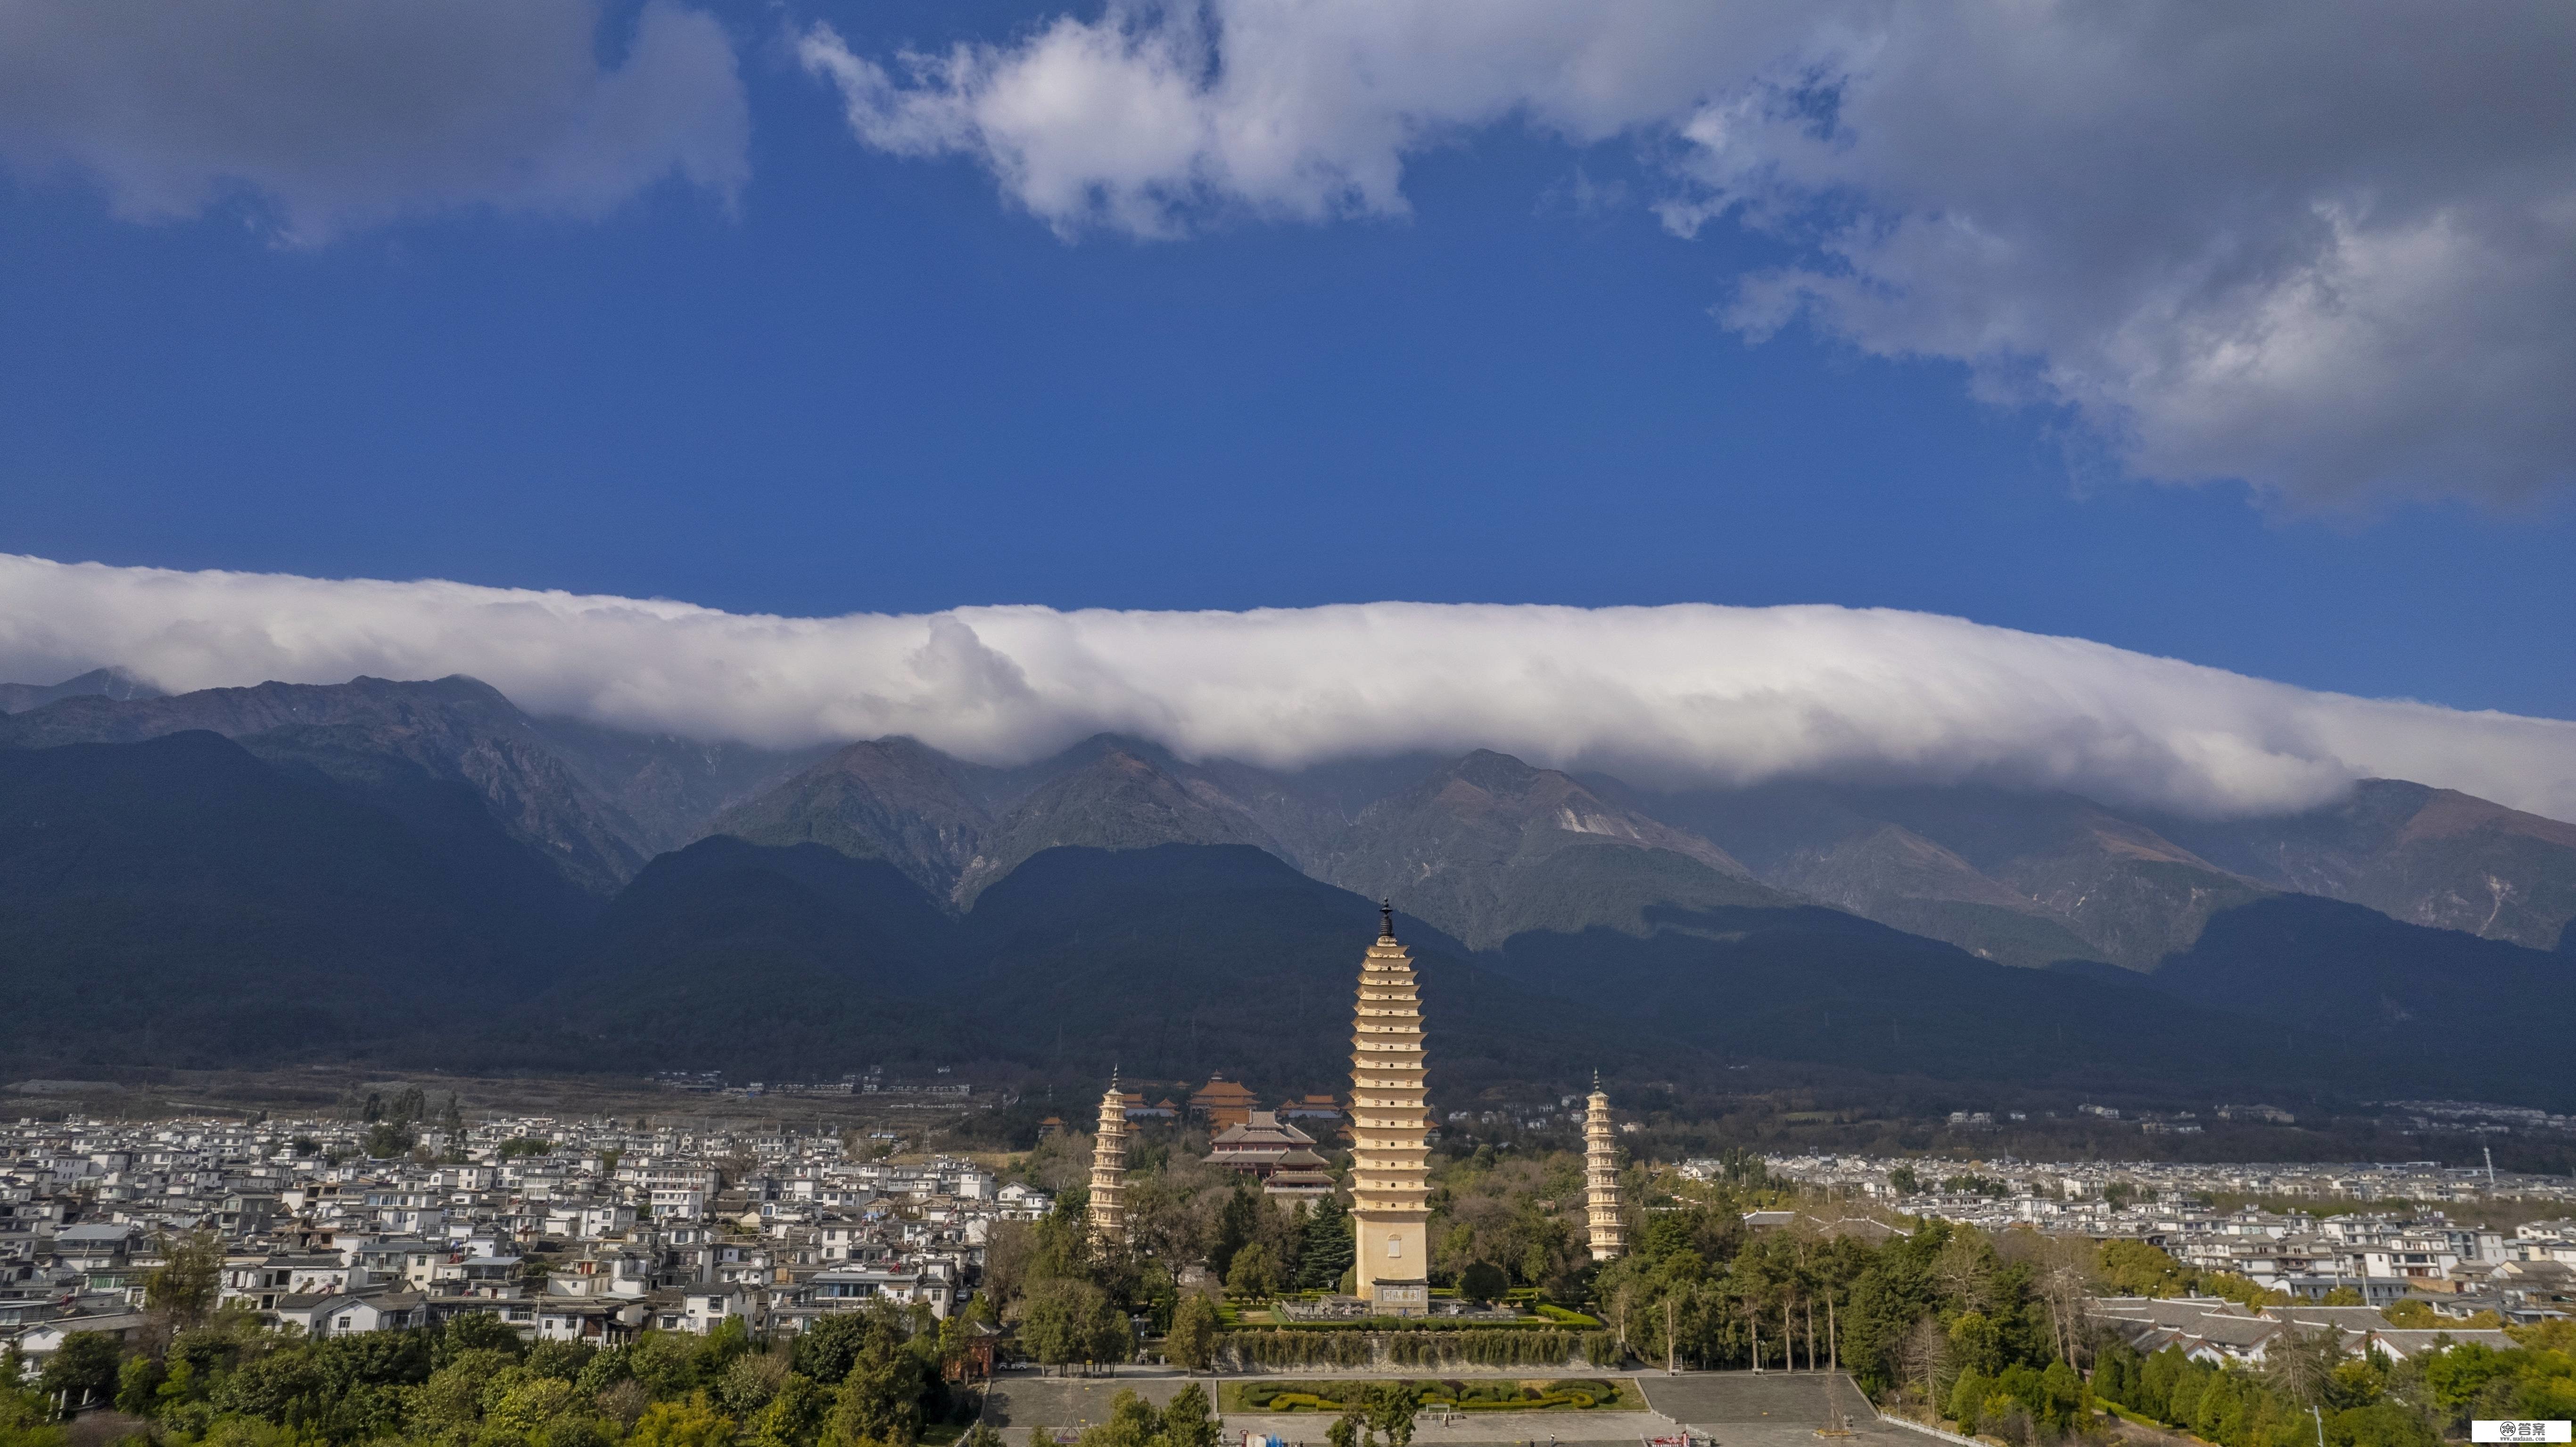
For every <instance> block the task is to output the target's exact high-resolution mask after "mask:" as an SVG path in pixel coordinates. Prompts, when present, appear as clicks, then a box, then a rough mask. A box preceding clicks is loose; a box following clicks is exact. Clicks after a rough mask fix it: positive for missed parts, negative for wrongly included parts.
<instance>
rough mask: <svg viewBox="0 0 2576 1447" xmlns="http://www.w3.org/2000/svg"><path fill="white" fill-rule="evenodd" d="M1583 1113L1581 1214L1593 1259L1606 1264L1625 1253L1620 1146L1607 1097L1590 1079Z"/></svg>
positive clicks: (1596, 1075)
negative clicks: (1589, 1093) (1587, 1228)
mask: <svg viewBox="0 0 2576 1447" xmlns="http://www.w3.org/2000/svg"><path fill="white" fill-rule="evenodd" d="M1586 1105H1587V1109H1586V1110H1585V1111H1584V1113H1583V1198H1584V1208H1585V1211H1584V1214H1585V1216H1586V1217H1587V1221H1588V1224H1589V1225H1590V1226H1591V1228H1592V1259H1593V1260H1595V1261H1607V1260H1609V1259H1610V1258H1612V1257H1614V1256H1617V1255H1619V1254H1621V1253H1622V1252H1624V1251H1626V1250H1627V1249H1628V1223H1627V1220H1626V1219H1625V1218H1624V1217H1622V1216H1621V1215H1620V1213H1619V1146H1618V1142H1617V1139H1616V1137H1615V1135H1614V1133H1613V1131H1612V1128H1611V1125H1610V1097H1609V1096H1608V1095H1606V1094H1604V1093H1603V1091H1602V1089H1601V1076H1600V1073H1599V1072H1598V1071H1595V1072H1594V1073H1593V1076H1592V1099H1591V1100H1590V1101H1588V1102H1586Z"/></svg>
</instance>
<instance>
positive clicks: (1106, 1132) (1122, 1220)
mask: <svg viewBox="0 0 2576 1447" xmlns="http://www.w3.org/2000/svg"><path fill="white" fill-rule="evenodd" d="M1090 1222H1091V1239H1092V1240H1094V1241H1096V1242H1099V1243H1100V1244H1102V1245H1104V1246H1106V1245H1115V1244H1124V1243H1125V1242H1126V1240H1127V1097H1126V1096H1125V1095H1124V1094H1122V1093H1121V1092H1120V1091H1119V1089H1118V1072H1117V1071H1115V1070H1112V1071H1111V1072H1110V1073H1109V1091H1108V1093H1107V1094H1105V1095H1103V1096H1101V1097H1100V1135H1099V1137H1098V1138H1097V1139H1096V1140H1095V1141H1094V1142H1093V1143H1092V1147H1091V1209H1090Z"/></svg>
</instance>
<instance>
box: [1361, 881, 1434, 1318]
mask: <svg viewBox="0 0 2576 1447" xmlns="http://www.w3.org/2000/svg"><path fill="white" fill-rule="evenodd" d="M1378 914H1379V919H1380V921H1381V923H1380V927H1379V930H1378V937H1377V943H1375V944H1372V945H1370V946H1369V949H1368V955H1367V956H1366V958H1364V959H1363V960H1362V961H1361V962H1360V987H1359V1008H1358V1012H1357V1014H1356V1015H1355V1016H1354V1018H1353V1020H1352V1022H1351V1030H1352V1034H1351V1143H1352V1149H1351V1202H1352V1204H1351V1228H1352V1231H1353V1233H1354V1235H1355V1240H1354V1243H1353V1245H1354V1248H1355V1250H1356V1254H1357V1260H1356V1263H1355V1267H1356V1269H1355V1271H1354V1273H1353V1275H1354V1277H1355V1279H1356V1281H1357V1286H1356V1287H1355V1290H1356V1291H1357V1292H1358V1294H1359V1297H1360V1299H1361V1300H1362V1301H1365V1302H1367V1303H1368V1304H1369V1306H1370V1308H1371V1309H1372V1310H1374V1311H1376V1312H1378V1313H1380V1314H1381V1315H1386V1316H1419V1315H1424V1314H1427V1313H1428V1312H1429V1311H1430V1309H1431V1275H1430V1268H1431V1238H1430V1227H1429V1222H1430V1219H1431V1114H1430V1108H1429V1106H1428V1105H1427V1104H1426V1103H1425V1101H1424V1098H1423V1077H1422V996H1421V994H1420V992H1419V991H1417V990H1416V989H1415V988H1414V979H1413V956H1412V955H1411V954H1410V953H1408V952H1407V951H1406V950H1405V948H1404V946H1402V945H1400V944H1397V943H1396V941H1395V910H1394V907H1393V906H1392V905H1391V904H1388V905H1382V906H1380V908H1379V911H1378Z"/></svg>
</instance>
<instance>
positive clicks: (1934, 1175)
mask: <svg viewBox="0 0 2576 1447" xmlns="http://www.w3.org/2000/svg"><path fill="white" fill-rule="evenodd" d="M1766 1167H1767V1168H1768V1169H1769V1170H1770V1171H1772V1172H1773V1173H1774V1174H1776V1175H1779V1176H1783V1177H1786V1178H1788V1179H1791V1180H1796V1181H1801V1182H1804V1183H1806V1184H1809V1185H1813V1186H1819V1187H1822V1188H1824V1189H1826V1190H1827V1191H1828V1192H1829V1193H1833V1194H1837V1195H1841V1196H1845V1197H1848V1198H1851V1199H1854V1200H1860V1201H1869V1202H1874V1203H1878V1204H1881V1205H1884V1206H1887V1207H1890V1208H1892V1209H1893V1210H1895V1211H1900V1212H1903V1213H1906V1214H1908V1215H1915V1216H1929V1217H1936V1218H1939V1219H1942V1220H1949V1221H1959V1222H1964V1223H1967V1224H1969V1225H1973V1226H1977V1227H1979V1228H1981V1229H1983V1230H1987V1231H2008V1230H2014V1229H2026V1230H2032V1231H2037V1232H2041V1233H2043V1234H2051V1235H2069V1236H2082V1237H2085V1238H2087V1239H2090V1240H2094V1241H2112V1240H2135V1241H2143V1242H2146V1243H2148V1244H2149V1245H2152V1246H2156V1247H2158V1248H2160V1249H2162V1250H2163V1251H2165V1252H2166V1253H2168V1254H2170V1255H2171V1256H2173V1257H2174V1259H2175V1260H2177V1261H2179V1262H2180V1263H2182V1264H2183V1265H2185V1266H2188V1267H2191V1268H2193V1269H2195V1270H2198V1271H2204V1272H2223V1273H2227V1274H2230V1275H2234V1276H2241V1277H2243V1278H2245V1279H2246V1280H2248V1281H2251V1282H2252V1283H2253V1284H2254V1285H2256V1286H2257V1287H2260V1288H2262V1289H2263V1290H2264V1291H2266V1292H2278V1293H2280V1294H2281V1295H2282V1296H2285V1297H2287V1298H2289V1299H2290V1300H2291V1301H2292V1302H2295V1303H2307V1304H2316V1303H2321V1302H2323V1301H2324V1300H2325V1299H2326V1298H2327V1297H2328V1296H2331V1295H2334V1294H2336V1293H2349V1296H2348V1297H2347V1298H2346V1299H2354V1298H2357V1299H2358V1300H2359V1301H2360V1302H2361V1303H2362V1304H2363V1305H2365V1306H2366V1307H2369V1308H2372V1309H2376V1308H2380V1307H2385V1306H2389V1305H2393V1304H2395V1303H2397V1302H2399V1301H2401V1300H2407V1299H2410V1298H2411V1299H2414V1300H2418V1301H2421V1302H2423V1303H2424V1304H2425V1306H2426V1308H2427V1309H2428V1310H2429V1311H2430V1312H2431V1313H2432V1314H2433V1315H2434V1316H2436V1317H2440V1318H2448V1319H2453V1320H2467V1319H2469V1318H2472V1317H2476V1316H2478V1315H2479V1314H2480V1313H2482V1312H2492V1313H2494V1314H2495V1316H2496V1318H2497V1319H2498V1320H2502V1321H2507V1322H2529V1321H2538V1320H2542V1319H2544V1318H2547V1317H2551V1316H2567V1315H2576V1182H2570V1181H2568V1180H2567V1179H2565V1178H2563V1177H2539V1176H2509V1175H2499V1174H2495V1173H2490V1172H2487V1171H2483V1170H2469V1169H2465V1168H2445V1167H2442V1166H2438V1165H2434V1164H2431V1163H2428V1162H2411V1163H2397V1164H2387V1163H2382V1164H2370V1165H2355V1164H2315V1165H2306V1164H2227V1165H2212V1164H2190V1163H2176V1162H2154V1161H2085V1162H2056V1163H2043V1162H2032V1161H1994V1162H1986V1161H1979V1162H1941V1161H1931V1160H1924V1159H1903V1160H1901V1159H1890V1158H1884V1157H1862V1156H1789V1157H1775V1158H1772V1159H1770V1160H1768V1161H1767V1162H1766ZM1715 1168H1716V1163H1714V1162H1709V1163H1702V1164H1696V1165H1689V1166H1685V1167H1684V1169H1685V1171H1693V1170H1696V1171H1698V1172H1699V1173H1702V1174H1708V1173H1712V1172H1713V1171H1714V1170H1715ZM1908 1179H1911V1180H1912V1181H1913V1183H1914V1185H1915V1189H1914V1190H1912V1191H1911V1192H1906V1191H1900V1190H1899V1189H1898V1185H1897V1183H1898V1182H1899V1181H1903V1180H1908ZM2223 1196H2238V1197H2246V1196H2259V1197H2262V1198H2265V1199H2266V1200H2270V1201H2274V1202H2281V1203H2288V1204H2285V1205H2284V1206H2283V1207H2282V1208H2280V1209H2267V1208H2265V1207H2263V1206H2257V1205H2245V1206H2239V1207H2236V1208H2233V1209H2227V1210H2221V1209H2217V1208H2215V1207H2213V1206H2212V1205H2211V1204H2210V1202H2211V1201H2212V1199H2213V1198H2217V1197H2223ZM2490 1196H2501V1197H2511V1198H2515V1199H2517V1200H2520V1201H2523V1202H2526V1203H2530V1204H2534V1205H2538V1206H2540V1207H2542V1208H2544V1209H2554V1208H2557V1207H2558V1206H2559V1205H2560V1203H2565V1206H2566V1207H2567V1208H2568V1209H2567V1210H2566V1211H2565V1212H2564V1213H2563V1214H2557V1215H2553V1216H2551V1217H2550V1218H2547V1219H2543V1220H2539V1221H2535V1222H2530V1223H2526V1224H2523V1225H2521V1226H2517V1227H2515V1228H2513V1229H2510V1230H2506V1229H2500V1228H2493V1227H2478V1226H2472V1225H2469V1224H2467V1223H2466V1222H2464V1221H2455V1220H2453V1219H2452V1218H2451V1216H2450V1214H2449V1213H2448V1212H2447V1211H2445V1210H2444V1209H2441V1208H2440V1207H2435V1206H2431V1205H2429V1204H2422V1205H2419V1204H2416V1203H2431V1202H2444V1203H2450V1204H2453V1205H2457V1204H2459V1203H2465V1202H2474V1201H2477V1200H2480V1199H2484V1198H2487V1197H2490ZM2303 1198H2304V1199H2310V1200H2316V1201H2318V1202H2320V1203H2322V1202H2327V1201H2334V1202H2340V1203H2343V1208H2342V1209H2338V1210H2335V1211H2332V1212H2329V1211H2326V1210H2324V1209H2318V1210H2313V1211H2311V1210H2306V1209H2300V1208H2298V1207H2297V1206H2296V1205H2295V1203H2296V1202H2297V1201H2299V1200H2301V1199H2303ZM2354 1202H2387V1203H2389V1205H2388V1208H2387V1209H2359V1210H2356V1209H2351V1203H2354ZM2226 1329H2227V1330H2238V1329H2237V1328H2226Z"/></svg>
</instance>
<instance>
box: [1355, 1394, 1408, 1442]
mask: <svg viewBox="0 0 2576 1447" xmlns="http://www.w3.org/2000/svg"><path fill="white" fill-rule="evenodd" d="M1418 1399H1419V1389H1418V1388H1416V1387H1415V1386H1414V1384H1413V1383H1411V1382H1379V1383H1378V1384H1376V1385H1375V1386H1373V1387H1370V1388H1369V1389H1368V1395H1367V1398H1366V1399H1365V1400H1366V1402H1367V1408H1366V1411H1367V1413H1368V1424H1369V1425H1370V1426H1371V1427H1374V1428H1376V1429H1377V1430H1378V1431H1379V1432H1382V1433H1384V1434H1385V1437H1386V1443H1387V1447H1409V1444H1411V1442H1412V1441H1413V1414H1414V1412H1415V1410H1416V1409H1417V1406H1418Z"/></svg>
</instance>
